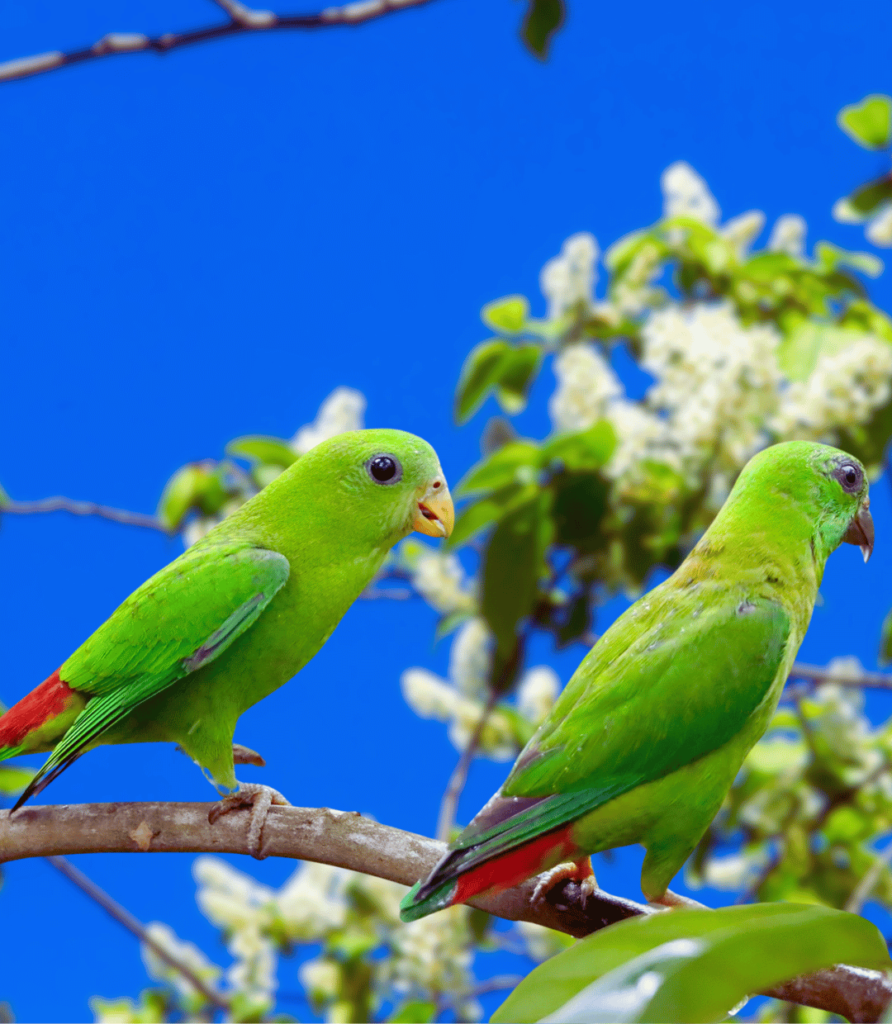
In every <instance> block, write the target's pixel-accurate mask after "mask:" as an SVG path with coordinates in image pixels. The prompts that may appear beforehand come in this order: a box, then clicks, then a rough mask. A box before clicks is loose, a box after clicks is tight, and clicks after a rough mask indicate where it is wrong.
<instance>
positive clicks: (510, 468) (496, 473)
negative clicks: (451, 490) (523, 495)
mask: <svg viewBox="0 0 892 1024" xmlns="http://www.w3.org/2000/svg"><path fill="white" fill-rule="evenodd" d="M538 469H539V446H538V445H536V444H533V442H532V441H511V442H509V443H508V444H506V445H504V447H502V448H499V449H498V451H496V452H493V454H492V455H490V456H489V458H487V459H483V460H481V461H480V462H478V463H477V465H476V466H472V467H471V469H470V470H469V471H468V473H467V474H466V475H465V476H464V477H463V478H462V479H461V480H460V481H459V484H458V487H456V489H455V494H456V496H457V497H466V496H468V495H470V494H476V493H479V492H482V491H493V490H496V489H497V488H499V487H505V486H507V485H508V484H511V483H524V484H528V483H532V481H533V480H534V479H535V477H536V474H537V472H538Z"/></svg>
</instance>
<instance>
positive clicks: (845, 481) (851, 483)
mask: <svg viewBox="0 0 892 1024" xmlns="http://www.w3.org/2000/svg"><path fill="white" fill-rule="evenodd" d="M833 475H834V476H835V477H836V479H837V480H838V481H839V482H840V483H841V484H842V488H843V490H844V491H849V492H850V493H852V494H854V492H855V491H860V490H861V484H862V483H863V481H864V474H863V473H862V472H861V467H860V466H855V465H853V464H852V463H851V462H844V463H843V464H842V465H841V466H839V467H838V469H837V470H836V472H835V473H834V474H833Z"/></svg>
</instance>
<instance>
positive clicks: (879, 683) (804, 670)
mask: <svg viewBox="0 0 892 1024" xmlns="http://www.w3.org/2000/svg"><path fill="white" fill-rule="evenodd" d="M790 679H805V680H808V682H811V683H836V684H837V685H838V686H863V687H866V688H867V689H874V690H892V674H890V673H888V672H860V673H859V674H858V675H848V674H846V675H841V674H839V673H837V672H833V671H831V670H830V669H828V668H822V667H821V666H820V665H803V664H802V663H801V662H799V661H797V662H796V664H795V665H794V666H793V668H792V670H791V671H790Z"/></svg>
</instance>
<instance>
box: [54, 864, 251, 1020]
mask: <svg viewBox="0 0 892 1024" xmlns="http://www.w3.org/2000/svg"><path fill="white" fill-rule="evenodd" d="M47 860H48V861H49V862H50V864H52V865H53V867H54V868H55V869H56V870H57V871H60V872H61V873H62V874H63V875H64V876H65V877H66V878H67V879H68V880H69V882H72V883H73V884H74V885H76V886H77V887H78V889H80V890H81V892H83V893H84V894H85V895H87V896H89V898H90V899H91V900H95V902H96V903H98V904H99V906H100V907H102V909H103V910H104V911H105V912H106V913H107V914H109V915H110V916H111V917H113V918H114V919H115V920H116V921H117V922H118V924H120V925H123V927H124V928H126V929H127V931H128V932H130V933H131V935H135V936H136V938H137V939H139V941H140V942H142V943H144V944H145V945H146V946H149V947H150V948H151V949H152V950H153V951H154V952H155V953H156V954H157V955H158V956H159V957H160V958H161V959H162V960H163V961H164V962H165V963H166V964H167V965H168V966H169V967H172V968H173V969H174V970H175V971H176V972H177V973H178V974H181V975H182V976H183V977H184V978H185V979H186V981H188V982H189V984H190V985H191V986H192V987H193V988H194V989H195V990H196V991H197V992H199V993H201V995H203V996H204V998H205V999H206V1000H207V1001H208V1002H209V1003H211V1005H213V1006H218V1007H219V1008H220V1009H221V1010H228V1009H229V1008H230V1005H231V1004H230V1001H229V1000H228V999H227V998H226V996H224V995H222V994H221V993H220V992H217V991H216V990H215V989H213V988H211V987H210V986H209V985H207V984H205V982H204V981H202V980H201V978H199V977H198V975H197V974H196V973H195V972H194V971H193V970H192V969H191V968H190V967H187V966H186V964H183V963H180V961H179V960H177V958H176V957H175V956H173V955H172V954H171V953H170V952H169V951H168V950H167V949H165V948H164V946H162V945H161V944H160V943H159V942H156V941H155V940H154V939H153V938H152V936H151V935H150V934H149V933H148V932H147V931H146V929H145V927H144V925H143V924H142V923H141V922H140V921H138V920H137V918H135V917H134V916H133V914H131V913H130V911H129V910H127V908H126V907H122V906H121V904H120V903H118V902H117V901H116V900H113V899H112V898H111V896H109V894H108V893H107V892H106V891H105V890H104V889H102V888H100V887H99V886H98V885H97V884H96V883H95V882H94V881H93V880H92V879H90V878H87V876H86V875H85V874H84V873H83V871H81V870H80V869H79V868H76V867H75V866H74V865H73V864H72V863H71V862H70V861H68V860H66V859H65V857H47Z"/></svg>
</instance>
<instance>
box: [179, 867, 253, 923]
mask: <svg viewBox="0 0 892 1024" xmlns="http://www.w3.org/2000/svg"><path fill="white" fill-rule="evenodd" d="M192 874H193V876H194V878H195V881H196V882H197V883H198V891H197V892H196V895H195V898H196V900H197V902H198V905H199V907H200V908H201V911H202V913H203V914H204V915H205V916H206V917H207V918H209V919H210V920H211V921H213V923H214V924H216V925H218V926H219V927H220V928H223V929H225V930H226V931H237V930H239V929H241V928H246V927H253V926H254V925H255V924H256V923H257V921H258V920H260V919H264V918H266V917H267V916H268V907H269V906H270V904H271V903H272V900H273V890H272V889H270V888H269V887H268V886H266V885H261V884H260V883H259V882H257V881H255V880H254V879H253V878H251V876H250V875H246V874H245V873H244V872H242V871H237V870H236V869H235V868H233V867H231V866H230V865H229V864H227V863H226V861H224V860H221V859H220V858H219V857H211V856H202V857H197V858H196V859H195V862H194V864H193V865H192Z"/></svg>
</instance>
